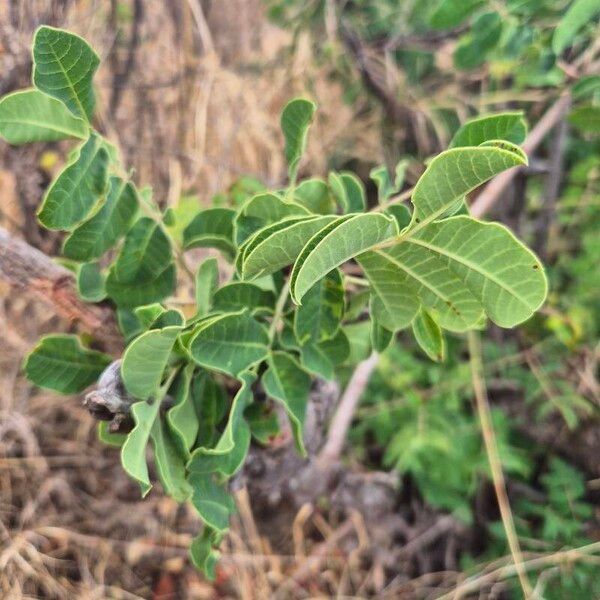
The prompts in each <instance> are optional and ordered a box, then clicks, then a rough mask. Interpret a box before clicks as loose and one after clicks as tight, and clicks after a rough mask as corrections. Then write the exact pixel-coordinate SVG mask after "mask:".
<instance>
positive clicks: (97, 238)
mask: <svg viewBox="0 0 600 600" xmlns="http://www.w3.org/2000/svg"><path fill="white" fill-rule="evenodd" d="M137 211H138V199H137V194H136V191H135V188H134V187H133V185H132V184H131V183H125V182H124V181H123V180H122V179H120V178H119V177H114V176H113V177H111V178H110V181H109V191H108V194H107V197H106V202H105V203H104V204H103V205H102V206H101V207H100V210H99V211H98V212H97V213H96V214H95V215H94V216H93V217H91V218H90V219H88V220H87V221H85V222H84V223H82V224H81V225H80V226H79V227H77V229H75V230H74V231H73V232H72V233H71V235H69V237H68V238H67V239H66V240H65V243H64V246H63V253H64V255H65V256H68V257H69V258H72V259H74V260H81V261H90V260H93V259H95V258H100V257H101V256H102V255H103V254H104V253H105V252H106V251H107V250H108V249H110V248H112V246H114V244H115V242H116V241H117V240H118V239H119V238H120V237H121V236H122V235H123V234H124V233H125V232H126V231H127V230H128V229H129V228H130V227H131V223H132V222H133V219H134V217H135V216H136V214H137Z"/></svg>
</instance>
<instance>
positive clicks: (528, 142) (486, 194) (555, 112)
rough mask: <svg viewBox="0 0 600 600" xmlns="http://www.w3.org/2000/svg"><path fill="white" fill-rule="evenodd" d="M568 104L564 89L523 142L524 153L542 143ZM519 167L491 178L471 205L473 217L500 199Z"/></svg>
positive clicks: (482, 213)
mask: <svg viewBox="0 0 600 600" xmlns="http://www.w3.org/2000/svg"><path fill="white" fill-rule="evenodd" d="M570 104H571V93H570V92H568V91H566V92H564V93H563V94H562V95H561V96H560V98H559V99H558V100H557V101H556V102H555V103H554V104H553V105H552V106H551V107H550V108H549V109H548V110H547V111H546V113H545V114H544V116H543V117H542V118H541V119H540V120H539V121H538V122H537V125H536V126H535V127H534V128H533V129H532V130H531V132H530V133H529V135H528V136H527V138H526V139H525V141H524V142H523V150H524V151H525V153H526V154H531V153H532V152H533V151H534V150H535V149H536V148H537V147H538V146H539V145H540V144H541V143H542V141H543V139H544V138H545V137H546V134H547V133H548V132H549V131H550V130H551V129H552V128H553V127H554V126H555V125H556V124H557V123H558V122H559V121H560V120H561V119H562V118H563V116H564V115H565V113H566V112H567V110H568V109H569V106H570ZM520 169H521V167H514V168H512V169H509V170H508V171H505V172H504V173H501V174H500V175H498V176H497V177H495V178H494V179H492V181H490V183H488V184H487V186H486V187H485V189H484V190H483V191H482V192H481V193H480V194H479V196H477V199H476V200H475V202H473V204H472V205H471V214H472V215H473V216H474V217H482V216H483V215H484V214H485V213H487V212H488V211H489V210H490V208H492V206H494V204H495V203H496V202H497V201H498V200H499V199H500V197H501V196H502V192H503V191H504V190H505V189H506V187H507V186H508V185H509V184H510V182H511V181H512V180H513V179H514V177H515V175H516V174H517V173H518V172H519V170H520Z"/></svg>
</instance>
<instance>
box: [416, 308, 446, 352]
mask: <svg viewBox="0 0 600 600" xmlns="http://www.w3.org/2000/svg"><path fill="white" fill-rule="evenodd" d="M412 329H413V334H414V336H415V339H416V340H417V343H418V344H419V346H420V348H421V350H423V352H425V354H427V356H429V358H430V359H431V360H434V361H435V362H443V361H444V360H445V358H446V341H445V339H444V334H443V333H442V330H441V329H440V326H439V325H438V324H437V322H436V321H435V319H433V317H432V316H431V315H430V314H429V313H428V312H427V311H426V310H423V309H421V310H420V311H419V314H418V315H417V316H416V317H415V320H414V321H413V324H412Z"/></svg>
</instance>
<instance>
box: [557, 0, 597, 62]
mask: <svg viewBox="0 0 600 600" xmlns="http://www.w3.org/2000/svg"><path fill="white" fill-rule="evenodd" d="M599 12H600V4H598V0H575V1H574V2H573V3H572V4H571V5H570V6H569V8H568V10H567V12H566V13H565V14H564V16H563V18H562V19H561V20H560V22H559V23H558V27H556V29H555V30H554V35H553V36H552V50H553V52H554V54H556V56H560V55H561V54H562V53H563V51H564V50H565V49H566V48H567V47H568V46H569V45H570V44H571V42H572V41H573V40H574V39H575V36H576V35H577V33H579V30H580V29H581V28H582V27H583V26H584V25H586V24H587V23H589V22H590V21H591V20H592V19H593V18H594V17H595V16H596V15H597V14H598V13H599Z"/></svg>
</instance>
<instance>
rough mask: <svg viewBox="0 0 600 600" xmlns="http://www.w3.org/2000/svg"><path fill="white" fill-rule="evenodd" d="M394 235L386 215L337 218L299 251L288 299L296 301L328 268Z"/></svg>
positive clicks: (392, 224) (394, 224)
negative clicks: (290, 296) (290, 297)
mask: <svg viewBox="0 0 600 600" xmlns="http://www.w3.org/2000/svg"><path fill="white" fill-rule="evenodd" d="M397 234H398V228H397V226H396V221H395V220H394V219H393V218H392V217H389V216H387V215H383V214H377V213H369V214H357V215H348V216H346V217H340V218H338V219H337V220H336V221H334V222H332V223H330V224H329V225H327V226H326V227H324V228H323V229H322V230H321V231H320V232H319V233H317V234H315V235H314V236H313V237H312V238H311V239H310V240H309V241H308V242H307V244H306V245H305V246H304V248H303V249H302V252H300V255H299V256H298V258H297V260H296V262H295V263H294V268H293V269H292V275H291V295H292V299H293V300H294V302H295V303H296V304H300V301H301V300H302V296H304V294H305V293H306V292H307V291H308V290H309V289H310V288H311V287H312V286H313V285H314V284H315V283H316V282H317V281H318V280H319V279H321V278H322V277H324V276H325V275H327V273H329V271H331V270H332V269H335V268H336V267H338V266H340V265H341V264H343V263H344V262H346V261H347V260H350V259H351V258H353V257H355V256H356V255H357V254H360V253H362V252H364V251H365V250H368V249H369V248H371V247H372V246H375V245H376V244H379V243H381V242H384V241H385V240H388V239H390V238H392V237H393V236H394V235H397Z"/></svg>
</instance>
